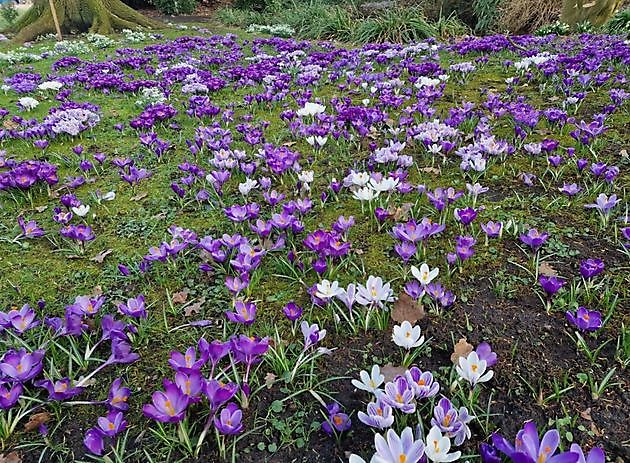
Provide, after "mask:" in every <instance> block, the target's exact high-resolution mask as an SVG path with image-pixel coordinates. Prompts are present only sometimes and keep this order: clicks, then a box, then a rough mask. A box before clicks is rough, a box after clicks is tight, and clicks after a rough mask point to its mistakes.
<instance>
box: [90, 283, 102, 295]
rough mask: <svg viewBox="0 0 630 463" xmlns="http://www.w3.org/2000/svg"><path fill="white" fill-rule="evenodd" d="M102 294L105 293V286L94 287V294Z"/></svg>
mask: <svg viewBox="0 0 630 463" xmlns="http://www.w3.org/2000/svg"><path fill="white" fill-rule="evenodd" d="M102 295H103V288H101V286H100V285H96V286H95V287H94V288H92V296H94V297H98V296H102Z"/></svg>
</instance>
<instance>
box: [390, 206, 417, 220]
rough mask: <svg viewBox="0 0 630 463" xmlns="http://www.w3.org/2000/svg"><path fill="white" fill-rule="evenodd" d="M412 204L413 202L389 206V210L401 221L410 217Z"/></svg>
mask: <svg viewBox="0 0 630 463" xmlns="http://www.w3.org/2000/svg"><path fill="white" fill-rule="evenodd" d="M412 206H413V204H411V203H404V204H403V205H402V206H401V207H394V206H390V207H388V208H387V212H388V213H389V215H390V216H392V218H393V219H394V220H395V221H396V222H399V221H401V220H407V219H408V217H409V212H410V211H411V208H412Z"/></svg>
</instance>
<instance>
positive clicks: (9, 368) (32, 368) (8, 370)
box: [0, 348, 45, 383]
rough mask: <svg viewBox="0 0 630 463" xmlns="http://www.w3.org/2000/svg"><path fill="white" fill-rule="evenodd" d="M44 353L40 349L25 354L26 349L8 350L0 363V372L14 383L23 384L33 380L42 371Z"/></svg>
mask: <svg viewBox="0 0 630 463" xmlns="http://www.w3.org/2000/svg"><path fill="white" fill-rule="evenodd" d="M44 354H45V351H44V350H42V349H39V350H36V351H33V352H27V351H26V349H24V348H21V349H20V350H17V351H16V350H13V349H11V350H9V351H8V352H7V353H6V354H4V357H2V360H1V361H0V371H1V372H2V373H4V375H5V376H6V377H8V378H10V379H12V380H14V381H17V382H20V383H24V382H26V381H28V380H30V379H33V378H35V377H36V376H37V375H39V373H40V372H41V371H42V369H43V368H44V366H43V365H42V359H43V358H44Z"/></svg>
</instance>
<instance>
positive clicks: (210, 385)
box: [203, 379, 238, 410]
mask: <svg viewBox="0 0 630 463" xmlns="http://www.w3.org/2000/svg"><path fill="white" fill-rule="evenodd" d="M237 392H238V384H236V383H222V382H220V381H217V380H216V379H211V380H210V381H206V382H205V384H204V386H203V393H204V394H205V396H206V397H207V398H208V401H209V402H210V407H211V409H212V410H217V409H218V408H219V407H221V405H223V404H224V403H226V402H228V401H229V400H231V399H232V397H234V396H235V395H236V393H237Z"/></svg>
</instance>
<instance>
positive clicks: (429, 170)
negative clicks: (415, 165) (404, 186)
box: [420, 167, 442, 175]
mask: <svg viewBox="0 0 630 463" xmlns="http://www.w3.org/2000/svg"><path fill="white" fill-rule="evenodd" d="M420 171H422V172H426V173H427V174H435V175H441V174H442V171H441V170H440V169H438V168H435V167H423V168H422V169H420Z"/></svg>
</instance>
